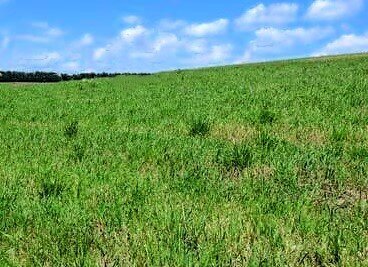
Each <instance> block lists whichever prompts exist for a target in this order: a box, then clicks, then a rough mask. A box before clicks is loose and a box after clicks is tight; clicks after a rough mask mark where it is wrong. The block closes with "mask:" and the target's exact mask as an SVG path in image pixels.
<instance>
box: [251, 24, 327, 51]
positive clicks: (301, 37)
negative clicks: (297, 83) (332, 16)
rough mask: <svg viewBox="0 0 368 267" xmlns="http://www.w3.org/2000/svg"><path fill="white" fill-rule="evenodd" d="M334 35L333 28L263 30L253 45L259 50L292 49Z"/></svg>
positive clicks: (258, 33)
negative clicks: (297, 45)
mask: <svg viewBox="0 0 368 267" xmlns="http://www.w3.org/2000/svg"><path fill="white" fill-rule="evenodd" d="M332 33H333V29H332V28H329V27H327V28H321V27H314V28H301V27H299V28H294V29H285V30H283V29H277V28H262V29H259V30H257V31H256V32H255V35H256V39H255V40H254V41H253V44H254V45H256V46H258V48H265V47H271V50H272V49H275V48H276V47H280V46H282V47H290V46H293V45H295V44H297V43H298V44H299V43H301V44H309V43H313V42H314V41H318V40H321V39H323V38H326V37H327V36H329V35H331V34H332Z"/></svg>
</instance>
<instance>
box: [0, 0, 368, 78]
mask: <svg viewBox="0 0 368 267" xmlns="http://www.w3.org/2000/svg"><path fill="white" fill-rule="evenodd" d="M367 2H368V1H366V0H306V1H301V0H295V1H288V2H279V1H277V0H276V1H275V0H263V1H246V0H242V1H241V0H226V1H224V0H200V1H199V0H155V1H152V0H134V1H132V0H89V1H75V0H73V1H72V0H63V1H61V0H52V1H50V0H32V1H30V0H0V69H1V70H22V71H34V70H44V71H58V72H69V73H75V72H85V71H96V72H100V71H107V72H114V71H119V72H151V71H160V70H168V69H178V68H192V67H202V66H212V65H223V64H232V63H241V62H257V61H265V60H274V59H285V58H295V57H306V56H319V55H330V54H340V53H352V52H362V51H368V18H367V14H368V3H367Z"/></svg>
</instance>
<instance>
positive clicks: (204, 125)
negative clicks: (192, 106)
mask: <svg viewBox="0 0 368 267" xmlns="http://www.w3.org/2000/svg"><path fill="white" fill-rule="evenodd" d="M210 131H211V123H210V122H209V121H208V120H205V119H196V120H194V121H193V122H192V123H191V125H190V130H189V135H190V136H200V137H204V136H207V135H208V134H209V132H210Z"/></svg>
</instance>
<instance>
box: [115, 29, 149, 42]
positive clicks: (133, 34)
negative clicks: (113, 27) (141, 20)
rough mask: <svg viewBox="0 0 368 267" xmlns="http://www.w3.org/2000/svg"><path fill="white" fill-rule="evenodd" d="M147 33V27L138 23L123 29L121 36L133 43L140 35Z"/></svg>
mask: <svg viewBox="0 0 368 267" xmlns="http://www.w3.org/2000/svg"><path fill="white" fill-rule="evenodd" d="M147 33H148V30H147V29H146V28H145V27H143V26H141V25H138V26H135V27H133V28H128V29H125V30H123V31H121V33H120V37H121V39H123V40H124V41H126V42H128V43H131V42H134V41H135V40H137V39H138V38H139V37H142V36H144V35H145V34H147Z"/></svg>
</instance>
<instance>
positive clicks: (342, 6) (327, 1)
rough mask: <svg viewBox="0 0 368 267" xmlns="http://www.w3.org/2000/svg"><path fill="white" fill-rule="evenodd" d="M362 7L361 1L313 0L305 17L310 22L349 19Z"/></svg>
mask: <svg viewBox="0 0 368 267" xmlns="http://www.w3.org/2000/svg"><path fill="white" fill-rule="evenodd" d="M362 7H363V0H315V1H314V2H313V3H312V5H311V6H310V7H309V9H308V11H307V14H306V17H307V18H308V19H311V20H335V19H341V18H345V17H350V16H352V15H354V14H355V13H356V12H358V11H359V10H361V8H362Z"/></svg>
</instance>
